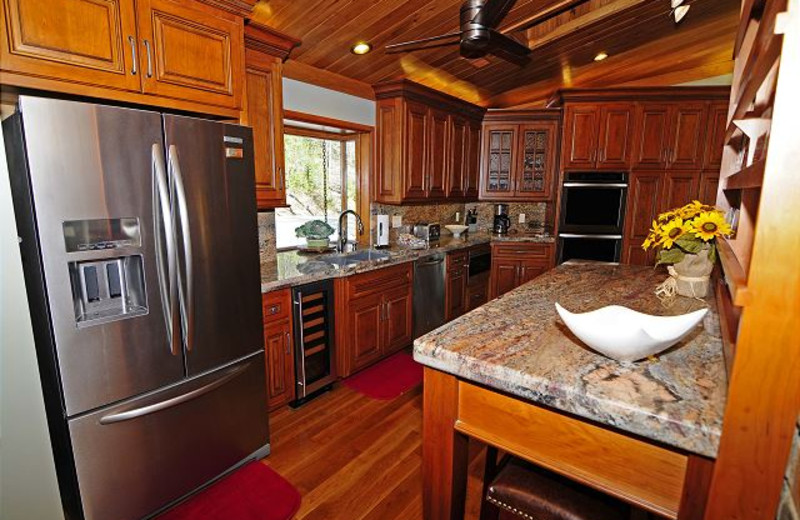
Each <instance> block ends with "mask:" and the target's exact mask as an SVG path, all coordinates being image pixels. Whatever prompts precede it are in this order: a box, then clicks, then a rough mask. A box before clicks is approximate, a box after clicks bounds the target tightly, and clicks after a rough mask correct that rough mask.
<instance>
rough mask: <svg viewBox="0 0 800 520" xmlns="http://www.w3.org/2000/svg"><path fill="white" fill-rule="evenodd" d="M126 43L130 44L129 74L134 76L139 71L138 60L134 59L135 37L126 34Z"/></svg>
mask: <svg viewBox="0 0 800 520" xmlns="http://www.w3.org/2000/svg"><path fill="white" fill-rule="evenodd" d="M128 43H130V44H131V60H132V64H131V75H133V76H135V75H136V74H138V73H139V65H138V63H137V62H138V60H137V59H136V38H134V37H133V36H128Z"/></svg>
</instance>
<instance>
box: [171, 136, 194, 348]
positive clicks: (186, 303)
mask: <svg viewBox="0 0 800 520" xmlns="http://www.w3.org/2000/svg"><path fill="white" fill-rule="evenodd" d="M168 158H169V166H170V170H171V171H172V176H173V180H174V182H175V197H176V199H177V201H178V216H179V218H180V226H181V228H180V229H181V236H182V238H183V255H184V260H185V262H184V264H185V266H186V280H185V282H186V283H185V284H184V280H183V277H182V276H181V272H180V262H177V263H176V264H177V266H178V300H179V301H180V310H181V328H182V330H183V337H184V341H185V343H186V351H187V352H191V351H192V347H193V346H194V276H193V272H192V271H193V270H192V267H193V261H192V233H191V229H190V226H189V208H188V206H187V203H186V190H185V189H184V184H183V175H182V174H181V165H180V161H179V159H178V148H177V147H176V146H175V145H174V144H171V145H169V153H168ZM184 286H185V288H184Z"/></svg>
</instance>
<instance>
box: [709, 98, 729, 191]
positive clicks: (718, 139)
mask: <svg viewBox="0 0 800 520" xmlns="http://www.w3.org/2000/svg"><path fill="white" fill-rule="evenodd" d="M727 129H728V103H727V102H712V103H711V104H710V105H709V109H708V130H707V131H706V139H705V142H706V147H705V154H704V157H703V169H706V170H716V171H717V173H719V169H720V168H721V167H722V152H723V150H724V148H725V132H726V130H727ZM715 198H716V197H715Z"/></svg>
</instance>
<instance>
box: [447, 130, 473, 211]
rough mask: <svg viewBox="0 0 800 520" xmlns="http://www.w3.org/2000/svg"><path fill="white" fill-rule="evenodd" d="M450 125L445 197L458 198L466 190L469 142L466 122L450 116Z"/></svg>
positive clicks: (462, 195) (461, 196)
mask: <svg viewBox="0 0 800 520" xmlns="http://www.w3.org/2000/svg"><path fill="white" fill-rule="evenodd" d="M449 127H450V131H449V133H450V147H449V148H450V161H449V162H450V164H449V166H448V168H447V183H446V184H447V198H448V199H451V198H454V199H460V198H463V197H464V195H465V192H466V185H467V169H468V159H469V157H468V154H469V143H468V142H467V138H468V127H467V122H466V121H465V120H464V119H462V118H460V117H457V116H451V117H450V120H449Z"/></svg>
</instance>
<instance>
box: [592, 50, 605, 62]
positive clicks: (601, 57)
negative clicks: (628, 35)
mask: <svg viewBox="0 0 800 520" xmlns="http://www.w3.org/2000/svg"><path fill="white" fill-rule="evenodd" d="M606 58H608V54H606V53H605V52H599V53H597V56H595V57H594V61H603V60H604V59H606Z"/></svg>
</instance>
